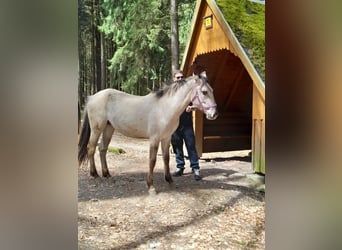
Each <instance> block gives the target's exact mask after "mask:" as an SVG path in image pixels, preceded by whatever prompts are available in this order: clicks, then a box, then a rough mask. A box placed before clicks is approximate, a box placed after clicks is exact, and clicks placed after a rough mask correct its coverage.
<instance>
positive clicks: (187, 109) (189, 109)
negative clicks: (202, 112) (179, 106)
mask: <svg viewBox="0 0 342 250" xmlns="http://www.w3.org/2000/svg"><path fill="white" fill-rule="evenodd" d="M193 110H196V107H195V106H187V107H186V109H185V111H186V112H191V111H193Z"/></svg>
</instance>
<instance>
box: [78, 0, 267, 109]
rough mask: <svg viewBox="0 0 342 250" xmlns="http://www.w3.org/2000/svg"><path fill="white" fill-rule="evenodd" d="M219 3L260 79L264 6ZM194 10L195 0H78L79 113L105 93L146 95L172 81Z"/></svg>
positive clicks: (235, 0) (234, 0) (230, 0)
mask: <svg viewBox="0 0 342 250" xmlns="http://www.w3.org/2000/svg"><path fill="white" fill-rule="evenodd" d="M217 4H218V5H219V6H220V8H221V10H222V11H223V13H224V15H225V17H226V19H227V20H228V21H229V23H230V25H231V26H232V29H233V30H234V32H235V33H236V35H237V36H238V38H239V40H240V42H241V44H242V45H243V47H244V49H245V51H246V53H247V54H248V55H249V56H250V58H251V60H252V62H253V64H254V65H255V66H256V68H257V70H258V71H259V73H260V75H261V76H262V78H264V71H265V68H264V62H265V60H264V55H265V33H264V24H265V15H264V11H265V8H264V5H260V4H255V3H252V2H250V1H248V0H218V1H217ZM195 5H196V0H150V1H146V0H135V1H129V0H79V1H78V50H79V51H78V55H79V58H78V61H79V84H78V88H79V89H78V93H79V94H78V98H79V100H78V103H79V110H80V109H83V107H84V104H85V102H86V98H87V96H89V95H92V94H94V93H96V92H97V91H99V90H101V89H104V88H109V87H110V88H115V89H118V90H121V91H124V92H127V93H130V94H135V95H145V94H147V93H149V92H150V91H154V90H156V89H159V88H160V87H161V86H162V85H163V84H164V83H167V82H170V80H171V71H172V68H177V67H179V64H180V61H181V59H182V56H183V53H184V50H185V46H186V44H187V40H188V36H189V33H190V27H191V21H192V17H193V13H194V10H195ZM175 26H176V28H177V29H176V30H175V28H174V27H175ZM171 27H172V28H173V29H172V28H171ZM171 30H172V31H171ZM175 53H177V55H176V57H175V55H174V54H175ZM175 60H176V62H175Z"/></svg>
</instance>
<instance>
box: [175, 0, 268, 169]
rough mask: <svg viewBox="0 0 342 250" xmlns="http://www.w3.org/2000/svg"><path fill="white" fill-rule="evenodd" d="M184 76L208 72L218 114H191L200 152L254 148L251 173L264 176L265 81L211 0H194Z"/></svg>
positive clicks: (185, 55) (185, 52)
mask: <svg viewBox="0 0 342 250" xmlns="http://www.w3.org/2000/svg"><path fill="white" fill-rule="evenodd" d="M181 68H182V70H183V72H184V74H185V75H186V76H189V75H192V74H193V73H199V72H200V71H202V70H205V71H206V72H207V76H208V79H209V83H210V84H211V86H212V87H213V89H214V95H215V99H216V102H217V105H218V111H219V114H220V115H219V117H218V119H216V120H214V121H208V120H206V119H205V118H204V117H203V114H202V113H201V112H194V129H195V134H196V147H197V150H198V153H199V155H200V156H201V155H202V153H206V152H219V151H231V150H245V149H251V151H252V164H253V167H254V170H255V172H257V173H264V174H265V84H264V81H263V80H262V78H261V77H260V75H259V73H258V72H257V70H256V69H255V67H254V66H253V64H252V62H251V60H250V59H249V57H248V56H247V54H246V52H245V50H244V49H243V47H242V46H241V44H240V43H239V41H238V39H237V38H236V36H235V34H234V33H233V31H232V29H231V27H230V25H229V24H228V22H227V20H226V19H225V17H224V15H223V14H222V12H221V10H220V8H219V7H218V6H217V4H216V2H215V1H214V0H198V2H197V5H196V8H195V12H194V17H193V21H192V27H191V31H190V36H189V39H188V43H187V47H186V49H185V51H184V56H183V62H182V66H181Z"/></svg>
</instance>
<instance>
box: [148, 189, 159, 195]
mask: <svg viewBox="0 0 342 250" xmlns="http://www.w3.org/2000/svg"><path fill="white" fill-rule="evenodd" d="M148 193H149V194H150V195H156V194H157V192H156V189H155V188H154V187H150V188H149V189H148Z"/></svg>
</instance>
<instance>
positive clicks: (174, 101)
mask: <svg viewBox="0 0 342 250" xmlns="http://www.w3.org/2000/svg"><path fill="white" fill-rule="evenodd" d="M190 102H192V103H193V106H195V107H196V108H197V109H198V110H201V111H202V112H204V113H205V114H206V118H207V119H208V120H214V119H216V118H217V117H218V112H217V105H216V102H215V98H214V94H213V89H212V88H211V86H210V85H209V83H208V78H207V75H206V72H205V71H203V72H202V73H200V74H199V75H195V74H194V75H192V76H190V77H187V78H185V79H183V80H180V81H177V82H174V83H172V84H171V85H166V86H164V87H163V88H161V89H159V90H158V91H155V92H151V93H149V94H147V95H145V96H136V95H131V94H128V93H124V92H121V91H119V90H116V89H111V88H108V89H104V90H101V91H99V92H97V93H95V94H94V95H92V96H89V97H88V99H87V104H86V107H85V112H84V113H85V114H84V120H83V126H82V130H81V135H80V138H79V143H78V161H79V165H81V164H82V163H83V162H84V161H86V160H87V159H88V160H89V162H90V175H91V176H93V177H98V176H99V175H98V173H97V171H96V168H95V161H94V153H95V149H96V146H97V142H98V140H99V137H100V135H101V134H102V140H101V143H100V144H99V151H100V160H101V167H102V175H103V177H111V175H110V173H109V171H108V167H107V161H106V153H107V149H108V145H109V142H110V140H111V138H112V135H113V133H114V131H115V130H117V131H118V132H120V133H121V134H123V135H125V136H129V137H133V138H145V139H149V144H150V145H149V172H148V175H147V186H148V190H154V186H153V170H154V167H155V163H156V158H157V152H158V148H159V144H161V148H162V154H163V162H164V177H165V180H166V181H167V182H168V183H169V184H171V183H172V182H173V180H172V177H171V174H170V167H169V161H170V155H169V154H170V153H169V146H170V140H171V135H172V133H173V132H174V131H175V130H176V129H177V127H178V124H179V117H180V115H181V114H182V112H183V111H184V110H185V108H186V107H187V106H188V105H189V103H190ZM154 191H155V190H154Z"/></svg>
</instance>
